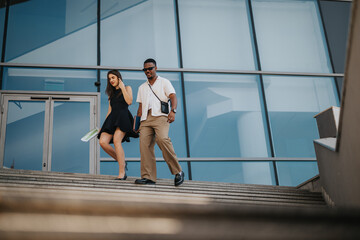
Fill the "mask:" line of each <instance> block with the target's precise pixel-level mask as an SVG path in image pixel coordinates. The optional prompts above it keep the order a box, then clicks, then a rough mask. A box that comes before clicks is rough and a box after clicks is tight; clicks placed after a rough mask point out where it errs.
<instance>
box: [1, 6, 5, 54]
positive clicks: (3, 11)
mask: <svg viewBox="0 0 360 240" xmlns="http://www.w3.org/2000/svg"><path fill="white" fill-rule="evenodd" d="M1 3H2V1H1ZM5 10H6V8H5V7H2V8H0V58H1V54H2V46H3V38H4V24H5Z"/></svg>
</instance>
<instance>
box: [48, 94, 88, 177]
mask: <svg viewBox="0 0 360 240" xmlns="http://www.w3.org/2000/svg"><path fill="white" fill-rule="evenodd" d="M89 130H90V103H89V102H61V101H56V102H54V121H53V138H52V157H51V171H56V172H73V173H89V157H90V156H89V148H90V146H89V144H90V143H89V142H87V143H84V142H82V141H79V139H81V137H82V136H84V133H86V132H88V131H89Z"/></svg>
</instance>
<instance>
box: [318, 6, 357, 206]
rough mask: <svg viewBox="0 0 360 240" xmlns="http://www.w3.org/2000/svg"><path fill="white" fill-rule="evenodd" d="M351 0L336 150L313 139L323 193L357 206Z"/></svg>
mask: <svg viewBox="0 0 360 240" xmlns="http://www.w3.org/2000/svg"><path fill="white" fill-rule="evenodd" d="M359 5H360V4H359V1H358V0H355V1H353V6H352V16H351V24H350V29H349V30H350V33H349V41H348V47H347V59H346V68H345V78H344V85H343V93H342V102H341V111H340V121H339V132H338V136H337V151H336V152H334V151H331V150H329V149H327V148H325V147H323V146H320V145H318V144H316V143H315V151H316V156H317V159H318V164H319V171H320V179H321V183H322V187H323V190H324V192H325V195H327V196H328V197H329V198H330V201H331V200H332V201H333V202H334V204H335V206H338V207H360V41H359V39H360V6H359Z"/></svg>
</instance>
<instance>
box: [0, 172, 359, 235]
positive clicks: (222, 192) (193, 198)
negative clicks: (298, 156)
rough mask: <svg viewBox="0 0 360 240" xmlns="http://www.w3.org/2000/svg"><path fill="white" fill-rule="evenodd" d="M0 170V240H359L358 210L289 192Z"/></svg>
mask: <svg viewBox="0 0 360 240" xmlns="http://www.w3.org/2000/svg"><path fill="white" fill-rule="evenodd" d="M113 178H114V177H113V176H103V175H100V176H99V175H89V174H69V173H54V172H37V171H25V170H9V169H0V239H40V240H42V239H130V240H131V239H140V240H141V239H160V240H162V239H172V240H177V239H182V240H183V239H186V240H188V239H190V240H192V239H200V240H202V239H210V240H211V239H360V231H359V229H360V228H359V227H360V221H359V220H360V211H359V210H358V209H355V210H354V209H351V210H349V209H346V210H344V209H341V210H339V209H333V208H328V207H326V205H325V203H324V201H323V199H322V197H321V195H320V194H319V193H314V192H310V191H307V190H299V189H296V188H292V187H275V186H261V185H244V184H227V183H215V182H212V183H209V182H196V181H186V182H185V183H184V184H183V185H181V186H180V187H174V186H173V181H172V180H168V179H159V180H158V182H157V184H156V185H147V186H142V185H136V184H134V180H135V178H134V177H129V178H128V180H126V181H115V180H113Z"/></svg>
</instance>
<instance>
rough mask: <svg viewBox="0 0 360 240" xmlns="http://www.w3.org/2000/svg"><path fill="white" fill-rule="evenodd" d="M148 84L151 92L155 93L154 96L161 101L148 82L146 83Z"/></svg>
mask: <svg viewBox="0 0 360 240" xmlns="http://www.w3.org/2000/svg"><path fill="white" fill-rule="evenodd" d="M148 85H149V87H150V89H151V91H152V92H153V94H154V95H155V97H156V98H157V99H159V101H160V102H162V101H161V100H160V98H159V97H158V96H157V95H156V93H155V92H154V90H153V89H152V87H151V85H150V83H148Z"/></svg>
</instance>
